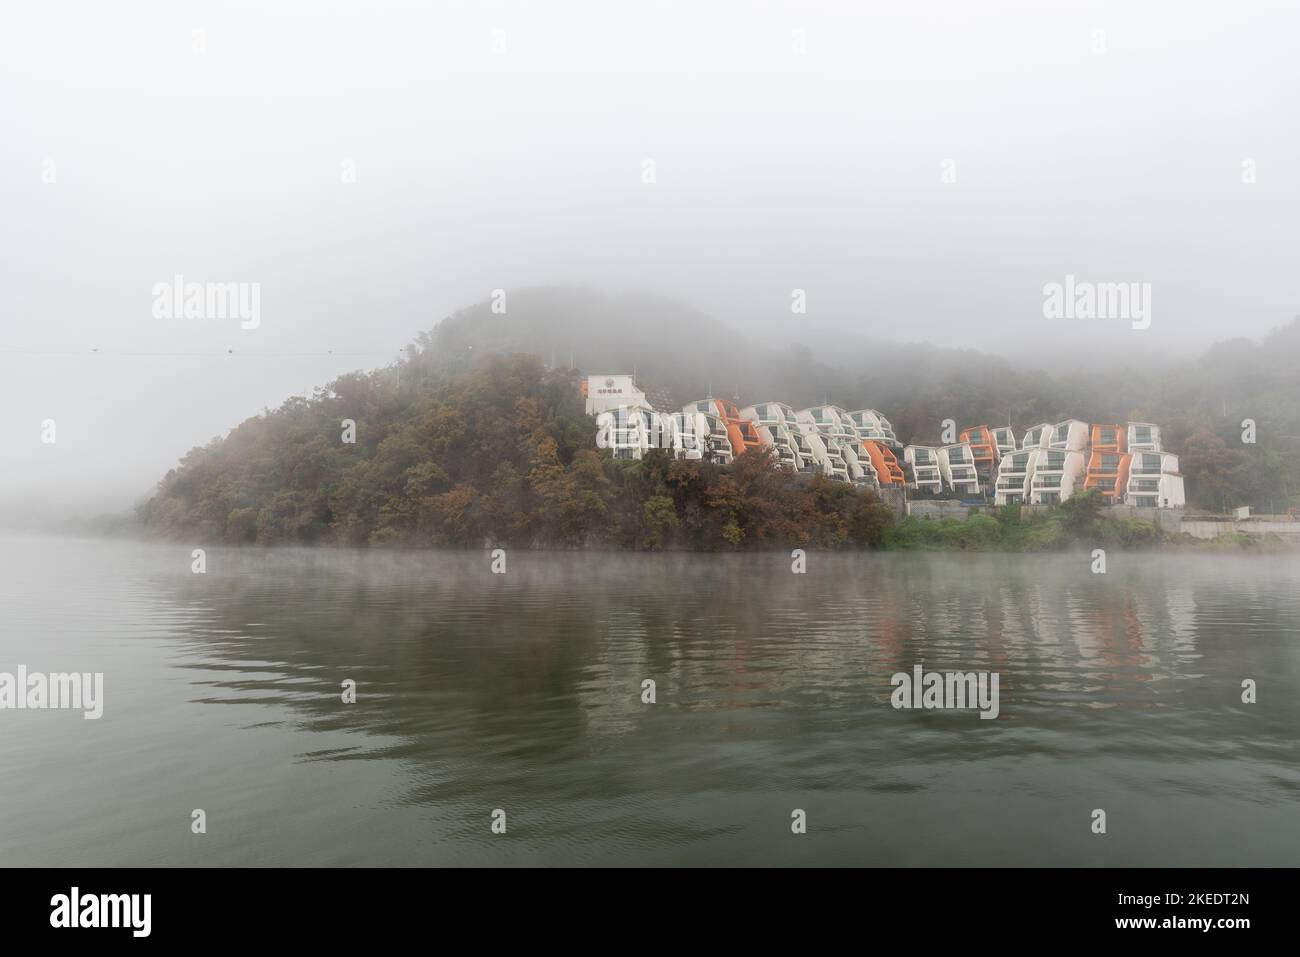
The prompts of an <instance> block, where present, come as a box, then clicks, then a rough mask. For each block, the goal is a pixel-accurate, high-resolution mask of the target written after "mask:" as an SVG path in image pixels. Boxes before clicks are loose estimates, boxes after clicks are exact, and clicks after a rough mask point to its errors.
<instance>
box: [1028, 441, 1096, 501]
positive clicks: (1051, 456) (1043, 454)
mask: <svg viewBox="0 0 1300 957" xmlns="http://www.w3.org/2000/svg"><path fill="white" fill-rule="evenodd" d="M1087 467H1088V462H1087V456H1085V455H1084V454H1083V452H1080V451H1074V450H1072V449H1040V450H1039V452H1038V458H1037V459H1036V460H1035V461H1034V472H1033V476H1032V477H1031V478H1030V480H1029V502H1030V504H1032V505H1052V504H1055V503H1057V502H1064V501H1065V500H1066V499H1067V498H1069V497H1070V496H1071V495H1073V494H1074V493H1075V492H1076V491H1081V490H1082V489H1083V479H1084V475H1085V473H1086V471H1087Z"/></svg>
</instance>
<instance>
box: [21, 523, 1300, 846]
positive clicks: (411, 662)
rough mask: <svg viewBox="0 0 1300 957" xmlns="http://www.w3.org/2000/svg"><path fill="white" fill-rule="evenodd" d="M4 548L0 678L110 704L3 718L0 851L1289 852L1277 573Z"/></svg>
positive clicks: (1292, 733) (1054, 565) (1040, 564)
mask: <svg viewBox="0 0 1300 957" xmlns="http://www.w3.org/2000/svg"><path fill="white" fill-rule="evenodd" d="M0 545H3V551H0V602H2V603H3V608H4V612H5V613H4V615H3V620H2V623H0V671H13V670H14V669H15V668H16V667H17V665H19V664H26V665H27V666H29V667H30V668H32V669H41V670H47V671H56V670H88V671H103V672H105V697H106V706H105V715H104V718H103V719H101V720H100V721H98V722H87V721H83V720H82V719H81V717H80V715H79V714H70V713H63V712H59V713H53V712H43V713H42V712H0V761H2V762H3V766H4V768H5V770H6V773H5V774H4V775H3V776H2V777H0V861H3V862H4V863H6V864H37V863H52V864H79V863H86V864H97V865H98V864H543V863H546V864H584V863H602V864H619V863H628V864H637V863H648V864H669V863H681V864H723V863H736V864H803V863H824V864H867V865H875V864H885V865H893V864H961V865H965V864H1048V865H1052V864H1063V865H1064V864H1124V865H1127V864H1167V865H1207V864H1226V865H1236V864H1242V865H1244V864H1294V863H1295V862H1296V860H1297V858H1298V852H1300V824H1298V823H1297V821H1300V818H1298V817H1297V814H1296V811H1297V807H1296V801H1297V797H1300V745H1298V744H1297V740H1296V739H1297V730H1298V729H1300V705H1297V703H1296V700H1295V697H1296V690H1297V688H1300V682H1298V681H1297V679H1298V678H1300V644H1298V642H1300V634H1298V633H1300V599H1298V598H1297V594H1298V591H1297V587H1296V586H1297V584H1300V560H1296V559H1291V558H1285V559H1279V558H1278V557H1277V556H1267V557H1249V556H1242V557H1237V556H1219V555H1216V556H1185V555H1150V554H1147V555H1111V556H1109V566H1108V572H1109V573H1108V574H1105V575H1093V574H1091V572H1090V570H1089V565H1090V559H1089V558H1088V556H1086V555H1061V556H995V555H871V556H821V555H817V554H814V555H811V556H810V559H809V569H808V573H807V574H805V575H794V574H791V572H790V559H789V558H788V557H786V556H782V555H779V554H773V555H761V556H721V557H719V556H687V555H666V556H663V555H659V556H619V555H608V554H568V553H558V554H557V553H527V552H513V553H511V555H510V556H509V572H508V573H507V574H506V575H492V574H490V573H489V559H488V556H487V555H486V554H479V553H383V552H373V553H372V552H342V553H339V552H327V551H309V550H283V551H280V550H276V551H252V550H245V551H240V550H233V551H225V550H216V549H214V550H209V552H208V560H207V567H208V573H207V574H206V575H201V576H200V575H193V574H191V572H190V557H189V549H188V548H182V547H173V546H160V545H138V544H123V543H113V542H98V541H92V542H87V541H73V540H49V539H29V538H28V539H7V540H3V541H2V542H0ZM916 664H921V665H924V667H925V668H926V669H927V670H955V669H961V670H986V671H996V672H998V673H999V674H1000V675H1001V714H1000V717H999V718H998V720H996V721H980V720H978V718H977V716H976V712H973V711H969V712H962V713H950V712H923V711H895V710H893V709H892V708H891V707H890V706H889V692H890V690H891V688H890V685H889V679H890V676H891V675H892V674H894V673H895V672H897V671H910V670H911V669H912V667H913V665H916ZM348 678H351V679H353V680H355V681H356V682H357V687H358V699H357V701H356V703H355V704H351V705H347V704H343V703H342V701H341V700H340V694H341V688H340V684H341V682H343V681H344V680H345V679H348ZM647 678H650V679H653V680H654V681H655V682H656V686H657V687H656V694H657V703H655V704H653V705H647V704H643V703H642V701H641V683H642V681H643V680H645V679H647ZM1244 678H1254V679H1255V680H1256V681H1257V682H1258V686H1259V703H1258V704H1255V705H1244V704H1242V703H1241V700H1240V694H1241V682H1242V680H1243V679H1244ZM796 807H798V808H803V809H804V810H806V811H807V814H808V822H809V833H808V834H806V835H802V836H796V835H793V834H791V833H790V828H789V821H790V812H791V810H792V809H793V808H796ZM1098 807H1100V808H1104V809H1106V811H1107V815H1108V823H1109V833H1108V834H1107V835H1105V836H1104V837H1099V836H1096V835H1093V834H1092V833H1091V832H1090V829H1089V825H1090V823H1091V817H1090V814H1091V811H1092V809H1093V808H1098ZM193 808H203V809H204V810H205V811H206V812H207V817H208V833H207V834H206V835H201V836H196V835H192V834H191V833H190V830H189V825H190V811H191V809H193ZM494 808H504V809H505V810H506V811H507V815H508V821H509V830H508V833H507V834H506V835H504V836H500V835H494V834H492V833H491V831H490V828H489V824H490V815H491V812H492V810H493V809H494Z"/></svg>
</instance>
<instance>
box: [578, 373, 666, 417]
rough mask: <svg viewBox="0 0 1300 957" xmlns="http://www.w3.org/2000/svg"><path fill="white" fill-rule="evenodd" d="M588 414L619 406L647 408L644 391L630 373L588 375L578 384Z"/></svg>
mask: <svg viewBox="0 0 1300 957" xmlns="http://www.w3.org/2000/svg"><path fill="white" fill-rule="evenodd" d="M579 388H580V390H581V392H582V397H583V399H584V400H585V401H586V409H587V414H588V415H599V414H600V413H601V412H612V411H613V410H615V409H617V408H619V407H626V408H631V409H648V408H650V403H649V402H648V401H646V397H645V393H644V392H642V391H641V390H640V389H639V388H637V384H636V382H635V380H633V378H632V377H631V376H630V375H589V376H586V377H584V378H583V380H582V383H581V385H580V387H579Z"/></svg>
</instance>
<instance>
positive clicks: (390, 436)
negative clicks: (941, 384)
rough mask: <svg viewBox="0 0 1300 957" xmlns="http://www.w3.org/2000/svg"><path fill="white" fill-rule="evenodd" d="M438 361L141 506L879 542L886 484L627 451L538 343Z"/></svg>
mask: <svg viewBox="0 0 1300 957" xmlns="http://www.w3.org/2000/svg"><path fill="white" fill-rule="evenodd" d="M426 358H427V359H430V360H431V359H432V357H426V356H424V355H423V354H421V353H418V352H416V353H415V354H414V355H413V357H412V358H411V359H409V360H408V361H405V362H402V363H399V364H397V365H395V366H393V367H391V368H388V369H384V370H380V371H378V372H373V373H368V374H360V373H357V374H352V375H347V376H343V377H342V378H340V379H339V380H337V381H336V382H334V383H332V384H331V385H330V386H329V388H327V389H321V390H317V392H316V394H315V395H314V396H313V397H312V398H311V399H310V400H308V399H303V398H294V399H291V400H289V401H288V402H286V403H285V404H284V405H283V406H281V407H280V408H279V409H277V410H275V411H271V412H267V413H266V414H264V415H261V416H258V417H256V418H252V419H249V420H248V421H246V422H244V423H242V424H241V425H239V426H238V427H237V428H235V429H234V430H233V431H232V432H231V433H230V435H229V436H227V437H226V438H224V439H217V440H214V441H213V442H212V443H211V444H209V445H207V446H205V447H204V448H198V449H194V450H193V451H191V452H190V453H189V454H188V455H187V456H186V457H185V458H184V459H183V460H182V461H181V463H180V465H179V467H177V468H176V469H174V470H172V471H171V472H169V473H168V474H167V476H166V477H165V478H164V479H163V481H162V482H161V483H160V486H159V490H158V494H157V495H156V496H155V497H154V498H153V499H152V500H150V501H149V502H148V503H147V504H145V505H144V506H142V508H141V515H140V517H141V519H142V520H143V522H144V523H145V524H146V526H147V527H148V528H149V529H150V530H151V531H152V532H154V533H156V534H160V535H165V536H168V537H173V538H184V539H189V540H193V541H205V542H220V543H225V544H245V543H257V544H262V545H277V544H339V545H407V546H418V545H443V546H474V547H479V546H484V545H513V546H519V547H528V546H538V545H546V546H584V545H612V546H617V547H622V548H641V549H656V548H679V547H684V548H695V549H712V548H755V547H764V546H777V545H780V546H784V547H792V546H803V545H815V546H817V547H820V548H838V547H864V546H870V545H874V544H876V543H877V542H878V541H879V539H880V534H881V531H882V529H883V528H884V526H885V524H886V523H887V521H888V517H889V513H888V510H887V509H885V508H884V507H883V506H881V505H880V504H879V503H878V502H877V500H876V498H875V496H874V495H872V494H870V493H867V492H858V491H855V490H854V489H852V488H850V487H849V486H847V485H844V484H843V483H834V482H830V481H828V480H825V479H821V478H818V479H816V480H814V481H813V482H811V483H806V484H804V483H800V482H798V481H797V480H796V478H795V476H793V475H792V474H790V473H787V472H784V471H781V470H780V469H777V468H776V467H775V466H774V464H773V463H772V462H771V461H769V460H768V459H767V458H766V457H764V456H759V455H750V456H745V457H743V459H742V460H741V461H740V462H738V463H737V465H736V466H735V467H734V468H720V467H716V466H712V465H702V464H699V463H690V462H679V461H673V460H671V459H670V458H669V457H668V456H667V455H666V454H665V453H662V452H657V453H652V454H651V455H649V456H647V457H646V458H645V459H644V460H642V461H640V462H614V461H613V460H611V459H610V457H609V453H608V452H598V451H597V450H596V448H595V438H596V428H595V420H594V419H592V418H589V417H588V416H586V415H584V413H583V409H582V403H581V399H580V398H579V396H578V385H577V374H576V373H575V372H571V371H569V370H563V371H559V370H547V369H546V368H545V367H544V365H543V363H542V362H541V360H540V359H539V358H537V357H535V356H527V355H485V356H483V357H482V358H481V359H479V360H477V361H476V362H474V363H473V364H472V366H471V367H469V368H451V367H448V366H445V365H442V364H440V363H436V362H433V361H425V359H426ZM344 420H351V422H352V423H354V424H355V442H351V443H349V442H345V441H344V425H343V423H344Z"/></svg>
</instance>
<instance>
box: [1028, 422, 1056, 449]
mask: <svg viewBox="0 0 1300 957" xmlns="http://www.w3.org/2000/svg"><path fill="white" fill-rule="evenodd" d="M1055 428H1056V426H1054V425H1052V423H1050V422H1040V423H1038V425H1035V426H1034V427H1033V428H1030V429H1026V430H1025V435H1024V438H1022V439H1021V440H1020V447H1021V448H1022V449H1045V448H1047V447H1048V445H1049V444H1050V443H1051V441H1052V430H1053V429H1055Z"/></svg>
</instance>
